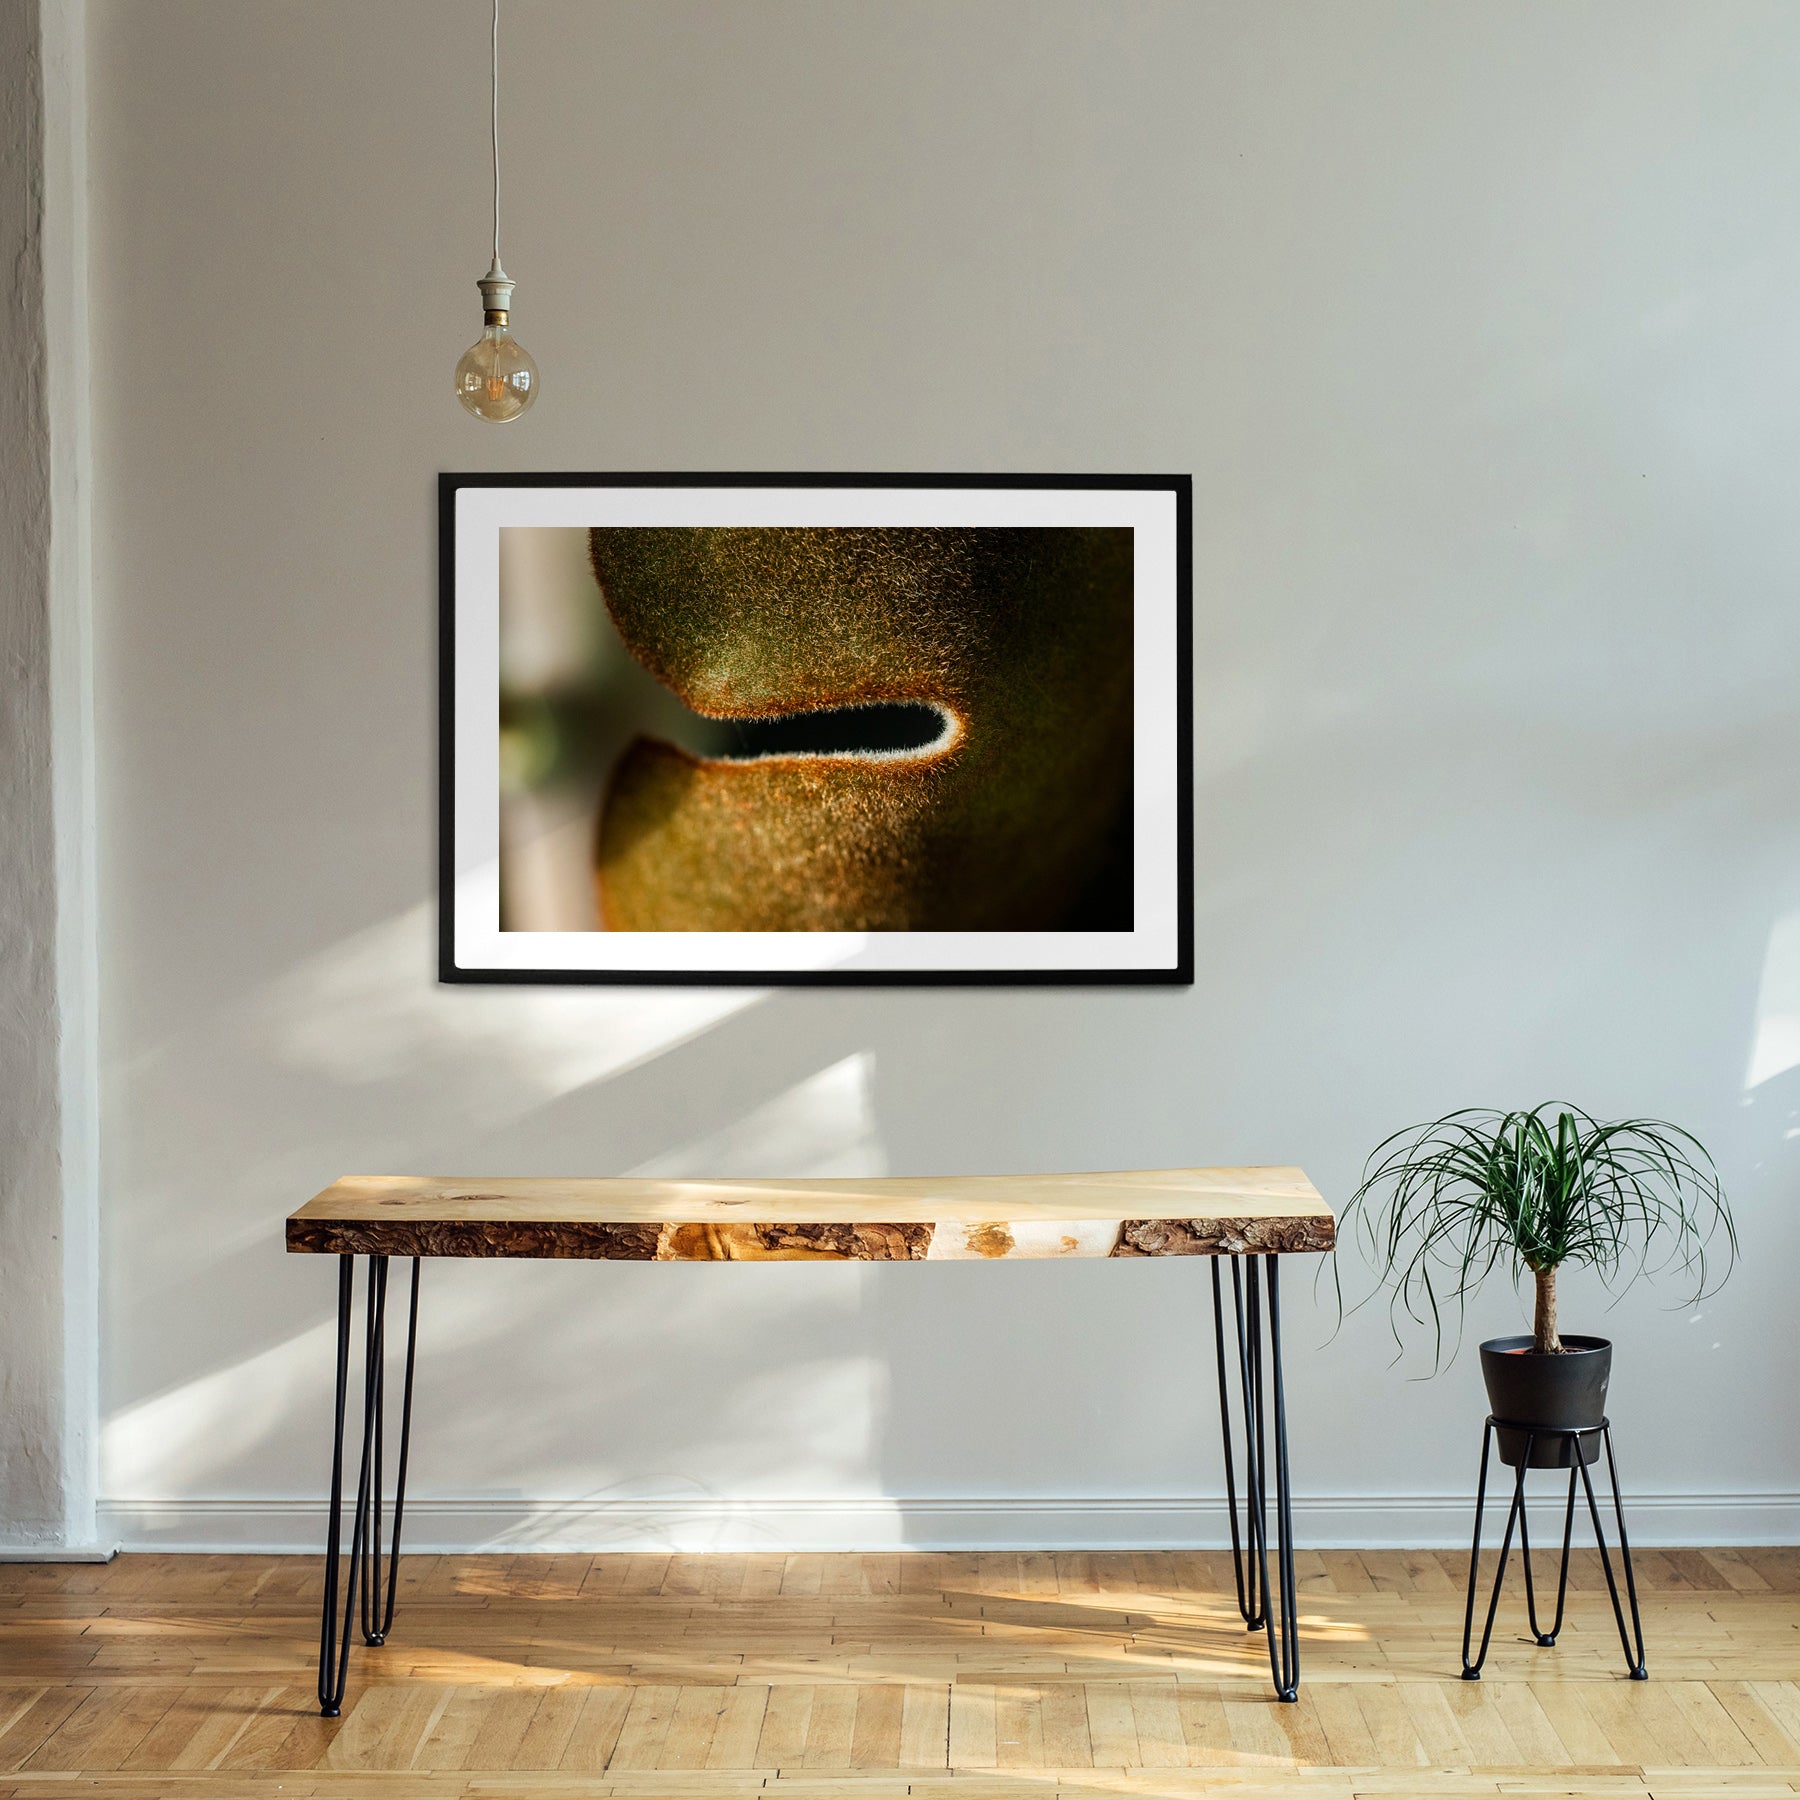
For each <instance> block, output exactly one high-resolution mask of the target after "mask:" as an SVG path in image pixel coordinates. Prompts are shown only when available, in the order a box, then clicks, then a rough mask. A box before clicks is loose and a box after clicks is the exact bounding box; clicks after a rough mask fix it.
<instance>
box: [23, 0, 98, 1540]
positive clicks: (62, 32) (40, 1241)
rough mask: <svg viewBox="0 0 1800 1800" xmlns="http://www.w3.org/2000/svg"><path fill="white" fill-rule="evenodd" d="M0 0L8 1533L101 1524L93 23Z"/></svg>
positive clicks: (71, 11) (55, 1)
mask: <svg viewBox="0 0 1800 1800" xmlns="http://www.w3.org/2000/svg"><path fill="white" fill-rule="evenodd" d="M83 24H84V21H83V14H82V11H81V8H80V7H79V5H75V6H70V5H67V4H62V3H60V0H50V3H43V0H0V171H4V173H3V174H0V455H3V456H4V478H3V479H0V671H3V672H4V673H3V678H0V1545H3V1546H6V1547H10V1548H49V1549H57V1548H61V1549H65V1550H75V1551H77V1552H79V1551H82V1550H85V1549H89V1548H91V1546H92V1541H93V1537H94V1495H95V1485H96V1484H95V1472H94V1464H95V1455H94V1444H95V1435H96V1433H95V1425H96V1411H97V1401H96V1381H95V1372H96V1368H97V1344H96V1336H97V1311H98V1307H97V1261H98V1257H97V1238H98V1232H97V1217H96V1212H97V1209H96V1185H95V1173H96V1158H95V1155H94V1141H95V1138H94V1117H95V1093H94V1087H95V1081H94V1062H95V1056H94V1047H95V1037H94V1030H93V1023H94V1020H93V1010H94V1009H93V996H94V991H95V984H94V980H93V974H92V971H93V962H94V958H93V943H94V938H93V931H92V923H91V921H92V881H91V874H90V871H91V866H92V842H93V831H92V818H93V809H92V802H91V792H92V784H91V780H90V777H89V771H90V769H91V743H92V718H91V706H90V704H89V699H88V696H89V694H90V691H91V681H90V674H89V671H90V668H91V656H90V653H89V631H88V607H87V593H88V580H87V555H86V540H87V530H86V523H85V517H86V465H87V461H88V456H87V436H86V417H87V391H86V388H87V383H86V366H87V350H86V336H87V332H86V268H85V237H86V206H85V188H86V155H85V141H84V140H85V130H86V112H85V104H84V93H85V83H84V60H85V45H84V38H85V33H84V29H83Z"/></svg>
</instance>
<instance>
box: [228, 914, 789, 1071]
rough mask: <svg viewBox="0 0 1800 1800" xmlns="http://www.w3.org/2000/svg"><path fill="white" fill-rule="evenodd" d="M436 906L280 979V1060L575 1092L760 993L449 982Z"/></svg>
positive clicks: (271, 1022) (276, 1032)
mask: <svg viewBox="0 0 1800 1800" xmlns="http://www.w3.org/2000/svg"><path fill="white" fill-rule="evenodd" d="M435 929H436V904H435V902H432V901H425V902H423V903H422V904H420V905H418V906H415V907H411V908H409V909H408V910H407V911H406V912H404V913H401V914H400V915H399V916H398V917H397V918H393V919H389V920H388V921H386V922H385V923H384V924H381V925H377V926H374V927H372V928H371V929H370V930H368V931H363V932H359V933H357V934H356V935H355V936H354V937H349V938H346V939H345V940H344V941H343V942H342V943H339V944H334V945H333V946H332V947H331V948H330V949H329V950H327V951H325V952H323V953H322V954H320V955H318V956H315V957H313V958H312V959H311V960H310V961H308V962H305V963H302V964H301V965H300V966H299V967H298V968H295V969H293V970H291V971H290V972H289V973H287V974H286V975H284V976H282V977H281V978H280V979H279V980H278V981H276V982H273V983H271V984H270V986H269V988H268V989H267V990H265V992H264V994H263V995H262V997H261V999H260V1002H259V1004H258V1006H257V1015H258V1016H257V1021H256V1023H257V1027H258V1029H257V1033H256V1035H257V1036H259V1037H260V1038H262V1039H264V1040H265V1041H266V1042H267V1043H268V1044H269V1046H270V1049H271V1051H272V1052H273V1053H274V1055H275V1057H276V1059H277V1060H278V1061H280V1062H282V1063H284V1064H286V1065H287V1066H289V1067H291V1068H296V1069H304V1070H306V1071H308V1072H310V1073H314V1074H318V1075H324V1076H327V1077H329V1078H330V1079H331V1080H333V1081H336V1082H344V1083H350V1084H353V1085H354V1084H368V1085H374V1084H377V1083H382V1082H388V1081H393V1080H395V1079H398V1078H402V1077H406V1076H409V1075H414V1074H416V1073H417V1072H418V1071H419V1070H421V1069H426V1068H439V1067H443V1066H445V1065H450V1066H452V1067H455V1066H467V1067H469V1068H471V1069H474V1070H479V1071H480V1074H481V1077H482V1081H483V1082H484V1083H491V1082H492V1078H493V1073H494V1071H495V1070H496V1068H503V1069H506V1070H507V1071H508V1072H509V1073H511V1074H512V1075H514V1076H515V1077H517V1078H518V1079H519V1080H520V1082H521V1084H522V1085H523V1086H524V1087H526V1088H527V1089H529V1090H531V1091H532V1092H533V1093H534V1094H535V1095H536V1097H537V1098H538V1099H539V1100H551V1099H555V1098H557V1097H559V1096H561V1095H563V1094H568V1093H573V1092H574V1091H575V1090H576V1089H577V1088H580V1087H585V1086H587V1085H588V1084H589V1083H590V1082H594V1081H600V1080H603V1079H604V1078H606V1077H608V1076H612V1075H617V1074H619V1073H620V1072H621V1071H622V1070H625V1069H629V1068H631V1067H633V1066H634V1065H635V1064H638V1063H642V1062H646V1061H648V1060H649V1059H650V1058H652V1057H654V1056H659V1055H661V1054H662V1053H663V1052H664V1051H666V1050H669V1049H672V1048H673V1047H674V1046H675V1045H676V1044H679V1043H683V1042H685V1041H686V1040H687V1039H689V1038H692V1037H697V1036H698V1035H699V1034H700V1033H701V1032H703V1031H705V1030H707V1029H708V1028H709V1027H710V1026H713V1025H716V1024H718V1022H719V1021H720V1020H721V1019H724V1018H727V1017H729V1016H730V1015H731V1014H733V1013H738V1012H742V1011H743V1010H744V1009H745V1008H746V1007H749V1006H753V1005H754V1004H756V1002H757V1001H759V1000H761V999H762V998H764V995H763V992H762V990H760V989H757V988H694V989H685V990H684V989H668V988H616V987H615V988H604V989H591V988H579V987H540V988H533V987H513V988H498V987H496V988H467V987H444V986H440V985H439V984H437V983H436V982H434V981H432V980H431V979H430V978H429V975H428V973H426V971H428V970H429V968H430V964H431V959H432V956H433V944H434V939H435Z"/></svg>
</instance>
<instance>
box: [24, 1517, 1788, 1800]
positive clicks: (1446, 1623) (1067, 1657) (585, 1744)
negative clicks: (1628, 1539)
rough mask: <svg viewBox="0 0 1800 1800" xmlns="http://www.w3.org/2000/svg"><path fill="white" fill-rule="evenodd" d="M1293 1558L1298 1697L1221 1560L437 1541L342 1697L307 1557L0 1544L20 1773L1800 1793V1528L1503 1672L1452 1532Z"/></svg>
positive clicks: (618, 1783)
mask: <svg viewBox="0 0 1800 1800" xmlns="http://www.w3.org/2000/svg"><path fill="white" fill-rule="evenodd" d="M1300 1574H1301V1583H1302V1594H1301V1615H1302V1630H1303V1635H1304V1646H1305V1670H1304V1685H1303V1686H1302V1689H1301V1696H1300V1702H1299V1704H1298V1705H1295V1706H1282V1705H1280V1704H1278V1703H1277V1702H1276V1701H1275V1700H1274V1699H1273V1698H1272V1696H1271V1695H1270V1692H1269V1689H1268V1685H1267V1676H1268V1665H1267V1662H1266V1659H1265V1652H1264V1650H1263V1644H1262V1639H1261V1638H1260V1637H1249V1636H1247V1635H1246V1634H1245V1632H1244V1631H1243V1629H1242V1626H1241V1624H1240V1622H1239V1620H1238V1617H1237V1613H1236V1609H1235V1607H1234V1605H1233V1601H1232V1597H1231V1587H1230V1582H1231V1575H1230V1563H1229V1559H1228V1558H1226V1557H1224V1556H1222V1555H1218V1554H1211V1553H1167V1554H1154V1555H1073V1554H1067V1555H1064V1554H1059V1555H987V1556H936V1555H906V1556H596V1557H588V1556H518V1557H429V1556H427V1557H416V1558H412V1559H409V1560H408V1561H407V1562H406V1563H405V1564H403V1575H402V1580H403V1586H402V1591H401V1597H400V1610H399V1615H398V1618H397V1620H396V1625H395V1633H394V1637H393V1639H392V1641H391V1642H390V1643H389V1644H388V1645H387V1646H385V1647H384V1648H382V1649H378V1650H370V1649H366V1648H364V1647H363V1646H362V1645H361V1644H360V1642H359V1644H358V1646H357V1648H356V1650H355V1652H354V1655H353V1658H352V1670H351V1690H350V1694H349V1697H348V1699H347V1701H346V1705H345V1711H344V1716H343V1718H341V1719H337V1720H329V1721H328V1720H323V1719H320V1718H319V1717H318V1715H317V1710H316V1705H315V1702H314V1699H313V1695H312V1684H313V1659H314V1657H315V1655H316V1644H317V1636H316V1633H317V1617H316V1613H315V1610H314V1609H315V1606H316V1604H317V1595H318V1586H319V1579H320V1571H319V1564H318V1562H317V1560H316V1559H302V1558H293V1557H231V1556H203V1557H202V1556H195V1557H172V1556H123V1557H120V1558H119V1559H118V1560H117V1561H116V1562H114V1563H112V1564H111V1565H109V1566H106V1567H91V1566H68V1565H62V1566H52V1565H37V1566H29V1567H26V1566H12V1567H0V1800H48V1797H49V1796H56V1797H57V1800H63V1797H65V1796H69V1795H71V1794H74V1793H78V1792H79V1793H84V1794H101V1795H108V1796H112V1800H143V1797H155V1800H184V1797H187V1796H195V1797H199V1796H205V1797H207V1800H237V1797H239V1796H244V1797H254V1800H273V1797H274V1796H277V1795H279V1796H282V1800H322V1797H324V1796H330V1795H342V1796H368V1797H370V1800H373V1797H375V1796H382V1797H385V1800H401V1797H402V1796H406V1797H412V1796H426V1795H429V1796H434V1797H435V1800H474V1797H476V1796H484V1797H488V1800H517V1797H520V1796H525V1795H539V1794H543V1795H577V1794H580V1795H633V1796H641V1797H642V1800H662V1797H669V1800H682V1797H687V1796H693V1797H695V1800H700V1797H705V1800H736V1797H738V1796H743V1795H750V1794H767V1795H770V1796H776V1797H778V1796H780V1795H783V1794H791V1795H794V1796H796V1797H798V1796H812V1797H814V1800H826V1797H827V1796H855V1797H856V1800H890V1797H892V1796H901V1795H911V1796H920V1797H922V1800H994V1797H997V1796H1002V1795H1005V1796H1009V1797H1015V1800H1016V1797H1022V1796H1031V1797H1033V1800H1053V1797H1055V1796H1068V1797H1070V1800H1074V1797H1076V1796H1101V1795H1162V1794H1168V1795H1195V1794H1200V1793H1211V1792H1218V1793H1229V1794H1234V1795H1239V1794H1241V1795H1252V1794H1254V1795H1258V1796H1275V1795H1305V1796H1308V1797H1309V1800H1348V1797H1349V1796H1351V1795H1356V1794H1372V1795H1384V1796H1398V1795H1444V1796H1448V1795H1477V1794H1500V1793H1506V1794H1537V1795H1541V1794H1581V1795H1595V1796H1620V1797H1623V1796H1629V1795H1643V1794H1653V1795H1656V1796H1658V1797H1659V1800H1660V1797H1668V1800H1681V1797H1686V1800H1701V1797H1702V1796H1711V1795H1715V1794H1725V1795H1731V1796H1740V1797H1744V1800H1750V1797H1752V1796H1756V1795H1762V1794H1777V1795H1784V1796H1786V1795H1791V1794H1793V1793H1795V1792H1796V1791H1797V1790H1800V1686H1797V1685H1796V1678H1797V1677H1800V1550H1794V1549H1782V1550H1737V1551H1733V1550H1666V1551H1653V1550H1645V1551H1641V1552H1640V1553H1639V1556H1638V1575H1639V1581H1640V1586H1641V1590H1642V1593H1643V1598H1644V1623H1645V1630H1646V1633H1647V1636H1648V1641H1649V1657H1650V1666H1651V1680H1650V1681H1649V1682H1647V1683H1630V1682H1626V1681H1624V1680H1623V1679H1622V1678H1621V1673H1620V1670H1621V1659H1620V1654H1619V1645H1618V1639H1617V1636H1616V1634H1615V1632H1614V1629H1613V1623H1612V1617H1611V1614H1610V1612H1609V1610H1608V1608H1607V1604H1606V1598H1605V1592H1604V1588H1603V1587H1602V1586H1601V1579H1600V1574H1599V1567H1598V1563H1597V1562H1596V1561H1595V1560H1594V1559H1593V1558H1592V1556H1591V1554H1587V1555H1582V1556H1581V1557H1580V1558H1579V1561H1578V1567H1577V1570H1576V1591H1575V1592H1574V1593H1573V1594H1572V1595H1571V1599H1570V1618H1569V1623H1568V1626H1567V1628H1566V1630H1565V1632H1564V1635H1563V1639H1562V1642H1561V1643H1560V1644H1559V1645H1558V1646H1557V1647H1556V1648H1555V1649H1553V1650H1544V1649H1538V1648H1536V1647H1535V1646H1533V1645H1530V1644H1529V1643H1527V1642H1525V1641H1522V1638H1521V1635H1520V1634H1521V1631H1522V1628H1523V1618H1522V1607H1523V1599H1522V1596H1521V1595H1519V1594H1518V1593H1516V1592H1515V1593H1513V1594H1512V1595H1511V1596H1509V1597H1510V1599H1511V1600H1512V1601H1513V1603H1514V1604H1512V1606H1511V1607H1510V1609H1509V1610H1503V1612H1502V1616H1501V1622H1500V1624H1499V1626H1498V1627H1497V1629H1496V1636H1495V1645H1494V1649H1493V1652H1492V1656H1491V1658H1490V1661H1489V1664H1488V1671H1487V1674H1486V1677H1485V1679H1484V1680H1483V1681H1481V1682H1480V1683H1479V1684H1475V1683H1465V1682H1463V1681H1460V1680H1458V1679H1457V1678H1456V1671H1457V1667H1458V1659H1457V1647H1458V1639H1459V1635H1460V1631H1461V1624H1462V1598H1461V1594H1462V1581H1463V1575H1464V1567H1463V1561H1462V1559H1461V1558H1460V1557H1458V1556H1456V1555H1453V1554H1439V1553H1434V1552H1406V1551H1381V1552H1373V1551H1364V1552H1362V1553H1360V1554H1359V1553H1355V1552H1350V1551H1333V1552H1327V1553H1324V1554H1316V1553H1315V1554H1309V1555H1303V1556H1302V1557H1301V1559H1300Z"/></svg>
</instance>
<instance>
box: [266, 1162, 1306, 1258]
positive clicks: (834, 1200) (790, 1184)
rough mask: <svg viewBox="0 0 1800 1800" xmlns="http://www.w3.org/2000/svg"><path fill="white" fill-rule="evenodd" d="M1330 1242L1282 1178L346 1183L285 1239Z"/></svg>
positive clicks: (673, 1243) (293, 1219)
mask: <svg viewBox="0 0 1800 1800" xmlns="http://www.w3.org/2000/svg"><path fill="white" fill-rule="evenodd" d="M1335 1230H1336V1227H1335V1222H1334V1219H1333V1215H1332V1212H1331V1209H1330V1208H1329V1207H1328V1206H1327V1205H1326V1204H1325V1202H1324V1201H1323V1200H1322V1199H1321V1198H1320V1197H1319V1193H1318V1190H1317V1189H1316V1188H1315V1187H1314V1186H1313V1185H1312V1183H1311V1182H1310V1181H1308V1180H1307V1178H1306V1176H1305V1175H1304V1174H1303V1173H1302V1172H1301V1171H1300V1170H1299V1169H1294V1168H1245V1169H1137V1170H1128V1171H1122V1172H1119V1173H1114V1174H1092V1175H951V1176H904V1177H881V1178H871V1179H863V1178H860V1177H859V1178H851V1179H842V1180H732V1181H675V1180H655V1179H649V1178H642V1177H634V1176H595V1177H540V1176H531V1177H509V1178H505V1179H488V1178H485V1177H484V1178H479V1179H466V1180H454V1179H448V1178H442V1177H431V1176H408V1175H353V1176H346V1177H345V1178H344V1179H343V1180H341V1181H336V1182H333V1183H332V1185H331V1186H330V1187H328V1188H327V1189H326V1190H325V1191H324V1192H323V1193H322V1194H319V1195H317V1196H316V1197H315V1198H314V1199H311V1200H309V1201H307V1203H306V1204H305V1205H304V1206H302V1207H301V1208H299V1210H298V1211H296V1212H294V1213H292V1214H290V1215H289V1218H288V1222H287V1244H288V1248H289V1249H290V1250H296V1251H309V1252H314V1253H320V1254H333V1255H392V1256H490V1257H492V1256H500V1257H504V1256H521V1257H555V1258H565V1257H601V1258H610V1259H618V1260H625V1261H655V1262H689V1261H691V1262H719V1261H726V1262H759V1261H794V1260H805V1259H811V1258H821V1259H826V1260H837V1261H842V1260H854V1261H871V1262H922V1261H943V1260H963V1259H968V1258H1002V1259H1003V1258H1014V1257H1030V1258H1036V1257H1069V1256H1177V1255H1187V1256H1193V1255H1215V1256H1216V1255H1231V1254H1239V1253H1243V1252H1251V1251H1253V1252H1257V1253H1263V1252H1267V1253H1284V1252H1290V1251H1317V1250H1328V1249H1330V1248H1331V1247H1332V1244H1333V1242H1334V1241H1335Z"/></svg>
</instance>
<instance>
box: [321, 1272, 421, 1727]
mask: <svg viewBox="0 0 1800 1800" xmlns="http://www.w3.org/2000/svg"><path fill="white" fill-rule="evenodd" d="M355 1269H356V1259H355V1257H354V1256H341V1257H339V1258H338V1331H337V1409H336V1423H335V1427H334V1434H333V1439H332V1449H331V1511H330V1516H329V1518H328V1520H327V1522H326V1527H325V1598H324V1604H323V1606H322V1608H321V1612H320V1620H319V1711H320V1712H321V1713H322V1714H323V1715H324V1716H325V1717H326V1718H328V1719H335V1718H336V1717H337V1716H338V1714H339V1713H340V1712H341V1711H342V1709H343V1701H344V1688H345V1686H346V1683H347V1681H348V1678H349V1673H350V1630H351V1625H352V1623H353V1622H354V1621H355V1620H356V1619H357V1616H358V1614H357V1600H358V1588H359V1586H360V1588H361V1596H360V1597H361V1601H362V1612H361V1623H362V1633H363V1641H364V1642H365V1643H367V1644H380V1643H383V1642H385V1641H386V1638H387V1634H388V1632H389V1631H390V1630H391V1629H392V1627H393V1623H394V1599H395V1584H396V1581H397V1579H398V1576H399V1571H400V1527H401V1522H402V1519H403V1517H404V1513H405V1507H406V1460H407V1452H408V1450H409V1448H410V1445H411V1439H412V1386H413V1363H414V1357H415V1351H416V1348H417V1341H418V1325H419V1259H418V1258H417V1257H416V1256H415V1257H414V1258H413V1264H412V1284H411V1286H412V1292H411V1299H410V1305H409V1307H408V1310H407V1319H406V1374H405V1385H404V1390H403V1392H402V1395H401V1401H400V1458H399V1466H398V1469H397V1471H396V1479H395V1484H394V1525H393V1538H392V1540H391V1543H390V1545H389V1548H388V1556H387V1561H386V1564H385V1566H384V1564H383V1562H382V1556H381V1476H382V1465H383V1456H382V1450H383V1445H382V1428H383V1424H384V1415H385V1412H386V1401H385V1389H386V1386H387V1383H386V1379H385V1377H386V1373H387V1280H388V1259H387V1258H386V1257H385V1256H371V1257H370V1258H369V1273H368V1278H367V1279H368V1290H367V1302H368V1303H367V1308H366V1311H365V1314H364V1322H363V1410H362V1454H361V1459H360V1462H359V1464H358V1469H357V1480H356V1508H355V1511H354V1512H353V1513H352V1515H351V1528H350V1559H349V1579H348V1582H347V1584H346V1585H345V1588H344V1594H343V1614H342V1623H341V1625H340V1622H339V1613H338V1589H339V1561H340V1552H341V1549H342V1545H343V1508H344V1425H345V1421H346V1416H347V1410H348V1409H347V1400H348V1396H349V1387H350V1321H351V1312H352V1300H353V1295H354V1289H355V1285H356V1280H355Z"/></svg>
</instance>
